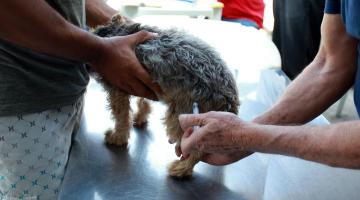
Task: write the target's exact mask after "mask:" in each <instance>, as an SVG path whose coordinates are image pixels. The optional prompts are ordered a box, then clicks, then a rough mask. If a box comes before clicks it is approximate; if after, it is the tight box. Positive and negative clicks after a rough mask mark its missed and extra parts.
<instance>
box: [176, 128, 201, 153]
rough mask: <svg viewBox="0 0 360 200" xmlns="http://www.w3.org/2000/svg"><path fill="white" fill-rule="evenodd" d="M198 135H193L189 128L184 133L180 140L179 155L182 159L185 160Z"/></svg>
mask: <svg viewBox="0 0 360 200" xmlns="http://www.w3.org/2000/svg"><path fill="white" fill-rule="evenodd" d="M197 137H198V134H193V129H192V128H189V129H187V130H186V131H185V132H184V135H183V136H182V138H181V146H180V147H181V153H182V156H183V157H184V158H187V157H188V156H189V154H190V152H191V151H192V150H193V149H194V148H195V145H196V142H197V140H198V139H197Z"/></svg>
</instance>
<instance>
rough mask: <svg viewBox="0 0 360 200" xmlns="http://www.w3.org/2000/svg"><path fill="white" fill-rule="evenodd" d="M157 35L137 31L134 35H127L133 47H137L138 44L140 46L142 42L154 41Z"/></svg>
mask: <svg viewBox="0 0 360 200" xmlns="http://www.w3.org/2000/svg"><path fill="white" fill-rule="evenodd" d="M157 35H158V34H157V33H152V32H148V31H144V30H142V31H139V32H136V33H134V34H131V35H128V37H129V40H130V41H131V43H132V45H133V47H135V46H137V45H138V44H141V43H143V42H146V41H148V40H151V39H154V38H155V37H156V36H157Z"/></svg>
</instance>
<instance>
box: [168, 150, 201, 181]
mask: <svg viewBox="0 0 360 200" xmlns="http://www.w3.org/2000/svg"><path fill="white" fill-rule="evenodd" d="M200 158H201V153H199V152H193V153H191V154H190V155H189V157H188V158H186V159H180V160H175V161H173V162H172V163H171V164H170V165H169V167H168V173H169V175H170V176H172V177H176V178H187V177H190V176H191V175H192V172H193V169H194V166H195V165H196V163H198V162H199V161H200Z"/></svg>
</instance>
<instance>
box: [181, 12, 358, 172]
mask: <svg viewBox="0 0 360 200" xmlns="http://www.w3.org/2000/svg"><path fill="white" fill-rule="evenodd" d="M357 43H358V41H357V40H355V39H354V38H351V37H350V36H348V35H347V34H346V32H345V28H344V25H343V23H342V19H341V17H340V16H339V15H325V17H324V21H323V24H322V42H321V47H320V50H319V53H318V55H317V57H316V58H315V60H314V61H313V62H312V63H311V64H310V65H309V66H308V67H307V68H306V69H305V70H304V72H303V73H301V74H300V76H299V77H298V78H297V79H296V80H295V81H294V82H293V83H292V84H291V85H290V86H289V87H288V88H287V90H286V91H285V93H284V95H283V96H282V97H281V98H280V100H279V101H278V102H277V103H276V104H275V105H274V106H273V107H272V108H271V109H270V110H269V111H267V112H266V113H265V114H263V115H262V116H259V117H258V118H257V119H255V120H254V121H255V122H256V123H253V122H251V123H247V122H243V121H242V120H241V119H239V118H238V117H237V116H235V115H232V114H230V113H221V112H210V113H205V114H201V115H182V116H181V117H180V118H179V119H180V124H181V127H182V128H183V130H184V131H185V133H184V137H183V138H182V142H181V150H182V154H183V156H184V157H187V155H188V154H189V153H190V152H191V151H192V150H194V149H196V150H198V151H201V152H203V153H206V154H207V155H213V156H212V157H211V158H212V159H208V158H206V162H208V163H211V164H227V163H231V162H234V161H237V160H239V159H241V158H242V157H244V152H245V155H246V152H264V153H276V154H282V155H289V156H295V157H299V158H303V159H306V160H311V161H315V162H319V163H323V164H327V165H331V166H337V167H346V168H358V169H360V134H359V133H360V121H352V122H346V123H339V124H333V125H327V126H276V125H263V124H277V125H286V124H298V123H305V122H307V121H309V120H311V119H312V118H314V117H316V116H317V115H319V114H320V113H321V112H322V111H324V110H325V109H326V108H327V107H328V106H329V105H331V104H332V103H333V102H334V101H336V100H337V99H338V98H339V97H340V96H341V95H342V94H344V92H346V91H347V90H348V89H349V88H350V87H351V86H352V84H353V83H354V76H355V71H356V60H357V58H356V56H357V55H356V49H357ZM196 125H200V126H201V128H200V129H198V130H196V131H195V132H194V134H192V130H191V127H192V126H196ZM249 154H250V153H249ZM208 157H209V156H208Z"/></svg>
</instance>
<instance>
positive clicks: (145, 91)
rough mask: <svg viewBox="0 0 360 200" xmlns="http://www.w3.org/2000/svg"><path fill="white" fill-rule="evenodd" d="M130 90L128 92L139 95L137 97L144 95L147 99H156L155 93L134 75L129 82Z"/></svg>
mask: <svg viewBox="0 0 360 200" xmlns="http://www.w3.org/2000/svg"><path fill="white" fill-rule="evenodd" d="M131 87H132V88H131V91H129V92H131V93H130V94H132V95H135V96H139V97H145V98H147V99H151V100H157V96H156V94H155V93H154V92H153V91H151V90H150V89H149V88H148V87H147V86H146V85H145V84H144V83H143V82H142V81H140V80H139V79H138V78H136V77H134V78H133V81H132V83H131Z"/></svg>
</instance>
